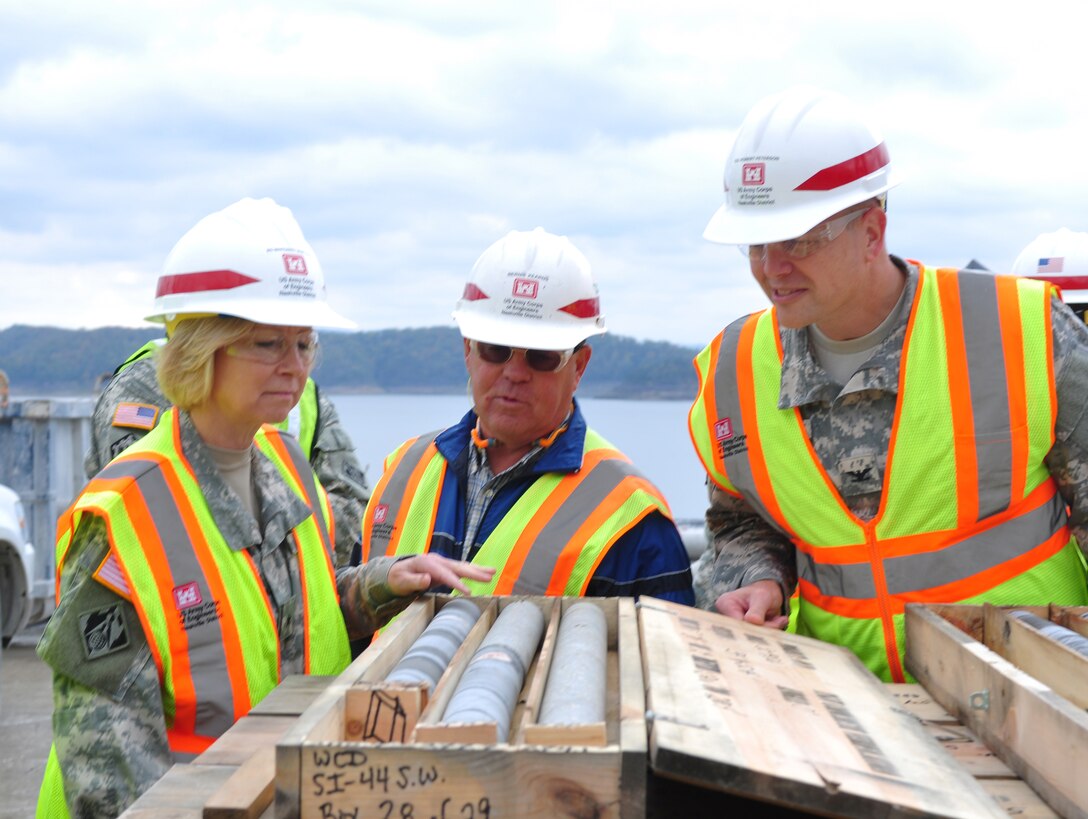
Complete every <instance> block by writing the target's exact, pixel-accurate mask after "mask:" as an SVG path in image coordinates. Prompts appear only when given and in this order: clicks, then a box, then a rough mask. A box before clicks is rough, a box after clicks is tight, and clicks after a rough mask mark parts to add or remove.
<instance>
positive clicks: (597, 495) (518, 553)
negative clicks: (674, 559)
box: [363, 429, 671, 596]
mask: <svg viewBox="0 0 1088 819" xmlns="http://www.w3.org/2000/svg"><path fill="white" fill-rule="evenodd" d="M434 437H435V436H434V435H433V434H431V435H423V436H420V437H419V438H415V439H413V440H411V441H408V442H406V443H405V444H403V445H402V446H401V447H400V448H398V449H397V451H396V452H395V453H393V455H391V456H390V458H389V459H388V461H387V464H386V469H385V471H384V473H383V474H382V477H381V479H380V480H379V481H378V484H377V486H376V487H375V488H374V494H373V496H372V497H371V499H370V503H369V504H368V505H367V511H366V514H365V515H364V516H363V555H364V556H365V558H366V559H370V557H373V556H375V555H384V554H396V555H405V554H420V553H423V552H426V551H427V550H428V549H429V548H430V544H431V538H432V537H433V535H434V529H435V518H436V516H437V513H438V503H439V499H440V497H441V494H442V484H443V481H444V480H445V478H446V471H447V468H448V463H447V461H446V459H445V458H443V457H442V455H441V454H439V452H438V449H437V448H436V447H435V445H434ZM560 510H562V511H561V513H560ZM655 510H656V511H658V512H661V513H662V514H663V515H665V516H666V517H670V518H671V514H670V512H669V507H668V503H666V501H665V499H664V497H662V495H661V493H660V492H659V491H658V490H657V488H656V487H655V486H653V484H651V483H650V482H649V481H648V480H646V479H645V478H644V477H643V476H642V474H641V473H640V472H639V471H638V470H637V469H636V468H635V467H634V465H633V464H632V463H631V462H630V460H629V459H628V458H627V456H625V455H624V454H623V453H622V452H620V451H619V450H617V449H615V448H614V447H613V446H612V445H611V444H609V443H608V442H607V441H606V440H604V438H602V437H601V436H600V435H598V434H597V433H595V432H593V431H592V430H588V429H587V430H586V437H585V444H584V448H583V455H582V468H581V469H580V470H578V471H577V472H572V473H546V474H544V475H542V476H540V477H539V478H537V480H536V481H535V482H534V483H533V485H532V486H531V487H529V489H528V490H526V492H525V494H524V495H522V496H521V497H520V498H519V499H518V500H517V501H516V502H515V503H514V505H513V506H512V507H511V508H510V511H509V512H508V513H507V514H506V516H505V517H504V518H503V519H502V521H501V522H500V523H499V524H498V525H497V526H496V527H495V529H494V530H493V531H492V532H491V534H490V535H488V537H487V539H486V540H485V541H484V543H483V544H481V546H480V549H479V551H478V552H477V553H476V555H475V556H474V557H473V559H472V562H473V563H476V564H479V565H482V566H494V567H495V568H496V569H497V571H496V572H495V576H494V577H493V578H492V579H491V581H490V582H488V583H480V582H477V581H472V580H466V581H465V584H466V585H467V586H468V587H469V588H470V589H471V590H472V593H473V594H483V595H507V594H519V595H520V594H535V595H553V596H559V595H569V596H577V595H581V594H584V593H585V589H586V586H588V585H589V581H590V579H591V578H592V576H593V572H594V571H595V570H596V568H597V566H598V565H599V564H600V562H601V560H602V559H603V558H604V556H605V554H607V553H608V550H609V549H610V548H611V546H612V544H613V543H615V542H616V541H617V540H618V539H619V538H620V537H621V536H622V535H623V534H624V533H625V532H627V531H628V530H629V529H631V527H633V526H634V525H635V524H636V523H638V522H639V521H640V520H642V519H643V518H644V517H645V516H646V515H648V514H650V513H651V512H653V511H655Z"/></svg>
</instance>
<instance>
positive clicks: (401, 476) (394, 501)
mask: <svg viewBox="0 0 1088 819" xmlns="http://www.w3.org/2000/svg"><path fill="white" fill-rule="evenodd" d="M441 431H442V430H437V431H435V432H429V433H427V434H426V435H420V436H419V437H418V438H417V439H416V440H414V441H413V442H412V443H411V444H409V446H408V451H407V452H405V453H404V457H402V458H401V459H400V462H399V463H398V464H397V466H396V468H395V469H394V470H393V474H392V475H390V476H389V482H388V483H386V485H385V489H383V490H382V494H381V496H380V497H379V498H378V501H379V502H380V503H381V505H382V506H384V507H386V514H385V519H386V521H388V522H389V523H390V524H392V523H393V522H394V521H396V519H397V516H398V515H399V514H400V509H401V506H403V505H404V504H405V503H411V500H412V499H411V498H405V494H406V493H407V491H408V481H409V480H410V479H411V477H412V473H413V472H414V471H415V468H416V467H417V466H418V465H419V462H420V461H421V460H422V459H423V453H424V452H426V451H427V447H429V446H430V445H431V444H432V443H434V439H435V438H437V437H438V434H439V433H440V432H441ZM366 525H367V526H371V522H370V521H367V523H366ZM382 531H383V532H384V531H388V532H389V533H390V536H391V535H392V531H393V530H392V528H390V529H388V530H385V529H383V530H382ZM389 542H390V537H387V536H385V535H384V534H382V535H379V534H378V530H376V529H375V528H374V527H373V526H371V530H370V553H369V554H368V555H367V559H368V560H369V559H370V558H373V557H381V556H382V555H385V554H389ZM379 546H380V548H379Z"/></svg>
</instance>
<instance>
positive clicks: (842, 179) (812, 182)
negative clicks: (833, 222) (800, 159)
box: [794, 142, 891, 191]
mask: <svg viewBox="0 0 1088 819" xmlns="http://www.w3.org/2000/svg"><path fill="white" fill-rule="evenodd" d="M890 160H891V158H890V157H889V156H888V149H887V148H886V147H885V146H884V143H883V142H881V143H880V144H879V145H877V146H876V147H875V148H873V149H872V150H870V151H866V152H865V153H863V154H858V155H857V156H855V157H854V158H853V159H847V160H846V161H844V162H840V163H839V164H838V165H832V166H831V167H829V168H824V169H823V170H822V171H817V172H816V173H814V174H813V175H812V176H810V177H809V178H808V179H806V180H805V181H804V182H802V183H801V184H800V185H798V186H797V187H796V188H794V190H796V191H831V190H834V189H835V188H841V187H842V186H843V185H847V184H849V183H851V182H856V181H857V180H859V179H861V178H862V177H863V176H868V175H869V174H871V173H872V172H873V171H879V170H880V169H881V168H883V167H884V166H885V165H887V164H888V162H889V161H890Z"/></svg>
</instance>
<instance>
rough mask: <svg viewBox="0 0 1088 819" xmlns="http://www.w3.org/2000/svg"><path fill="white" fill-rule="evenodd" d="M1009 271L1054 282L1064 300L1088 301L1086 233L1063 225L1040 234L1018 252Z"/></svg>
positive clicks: (1073, 302)
mask: <svg viewBox="0 0 1088 819" xmlns="http://www.w3.org/2000/svg"><path fill="white" fill-rule="evenodd" d="M1012 273H1013V275H1014V276H1026V277H1027V278H1030V279H1044V280H1045V281H1049V282H1053V283H1054V284H1056V285H1058V287H1060V288H1061V289H1062V298H1063V299H1064V300H1065V301H1066V302H1069V303H1072V304H1085V303H1088V233H1082V232H1079V231H1075V230H1070V229H1069V228H1064V227H1063V228H1060V229H1058V230H1055V231H1053V232H1052V233H1040V234H1039V235H1038V236H1036V237H1035V238H1034V239H1032V241H1031V242H1030V243H1029V244H1028V246H1027V247H1025V248H1024V249H1023V250H1021V251H1020V255H1019V256H1017V257H1016V261H1015V262H1013V263H1012Z"/></svg>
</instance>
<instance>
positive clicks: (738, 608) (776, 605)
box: [714, 580, 790, 629]
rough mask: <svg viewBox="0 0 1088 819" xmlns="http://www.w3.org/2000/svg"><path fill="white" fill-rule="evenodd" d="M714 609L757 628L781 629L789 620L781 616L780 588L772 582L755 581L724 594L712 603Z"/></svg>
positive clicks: (783, 615) (785, 616)
mask: <svg viewBox="0 0 1088 819" xmlns="http://www.w3.org/2000/svg"><path fill="white" fill-rule="evenodd" d="M714 608H716V609H717V610H718V611H719V612H720V613H721V614H724V615H725V616H726V617H732V618H734V619H735V620H743V621H744V622H746V623H753V624H755V625H757V626H768V627H770V628H780V629H781V628H785V627H786V624H787V623H788V622H789V620H790V618H789V617H788V616H787V615H785V614H782V587H781V586H779V585H778V583H776V582H775V581H773V580H757V581H756V582H755V583H752V584H751V585H748V586H742V587H741V588H739V589H736V590H735V591H731V592H726V593H725V594H723V595H721V596H720V597H718V599H717V600H715V601H714Z"/></svg>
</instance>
